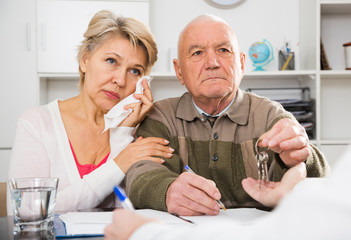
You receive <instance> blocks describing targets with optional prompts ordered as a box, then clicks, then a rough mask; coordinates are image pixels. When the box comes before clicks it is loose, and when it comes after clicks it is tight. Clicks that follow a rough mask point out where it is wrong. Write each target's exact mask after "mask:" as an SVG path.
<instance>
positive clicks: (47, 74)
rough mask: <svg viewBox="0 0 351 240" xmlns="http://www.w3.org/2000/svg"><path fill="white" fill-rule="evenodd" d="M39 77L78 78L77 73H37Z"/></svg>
mask: <svg viewBox="0 0 351 240" xmlns="http://www.w3.org/2000/svg"><path fill="white" fill-rule="evenodd" d="M38 77H39V78H58V79H59V78H64V79H79V73H38Z"/></svg>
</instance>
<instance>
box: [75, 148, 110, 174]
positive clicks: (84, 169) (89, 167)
mask: <svg viewBox="0 0 351 240" xmlns="http://www.w3.org/2000/svg"><path fill="white" fill-rule="evenodd" d="M69 145H70V146H71V150H72V153H73V157H74V160H75V161H76V165H77V168H78V172H79V175H80V178H83V176H84V175H87V174H89V173H91V172H92V171H94V170H95V169H97V168H98V167H100V166H101V165H102V164H104V163H105V162H106V161H107V158H108V156H109V155H110V153H108V154H107V156H106V157H104V159H102V161H101V162H100V163H99V164H98V165H95V164H84V165H82V164H80V163H79V162H78V160H77V157H76V154H75V153H74V150H73V147H72V144H71V141H69Z"/></svg>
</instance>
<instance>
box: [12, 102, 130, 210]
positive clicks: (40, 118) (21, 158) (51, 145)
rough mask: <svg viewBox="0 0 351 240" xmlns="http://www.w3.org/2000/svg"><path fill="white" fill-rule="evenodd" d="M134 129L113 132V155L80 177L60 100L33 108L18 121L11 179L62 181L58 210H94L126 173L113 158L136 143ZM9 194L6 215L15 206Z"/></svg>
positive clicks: (111, 139) (112, 130)
mask: <svg viewBox="0 0 351 240" xmlns="http://www.w3.org/2000/svg"><path fill="white" fill-rule="evenodd" d="M133 130H134V128H131V127H117V128H114V129H111V130H110V148H111V153H110V156H109V157H108V159H107V161H106V163H105V164H103V165H101V166H100V167H99V168H97V169H95V170H94V171H92V172H91V173H89V174H87V175H85V176H84V177H83V178H81V177H80V175H79V172H78V169H77V166H76V163H75V160H74V157H73V154H72V151H71V148H70V144H69V139H68V136H67V133H66V130H65V127H64V124H63V121H62V118H61V113H60V110H59V106H58V100H55V101H53V102H51V103H49V104H47V105H45V106H40V107H36V108H31V109H28V110H27V111H25V112H24V113H23V114H22V116H21V117H20V118H19V120H18V123H17V129H16V137H15V142H14V145H13V148H12V156H11V162H10V168H9V178H14V177H57V178H59V185H58V192H57V199H56V207H55V211H64V212H66V211H74V210H78V209H91V208H94V207H96V206H97V205H99V204H100V203H101V202H102V201H103V200H104V199H105V198H106V197H107V196H108V195H109V194H110V193H112V192H113V186H115V185H118V184H120V183H121V182H122V180H123V179H124V176H125V175H124V173H123V172H122V170H121V169H120V168H119V167H118V166H117V164H116V163H115V162H114V161H113V159H114V158H115V157H116V156H117V155H118V154H119V153H120V152H121V151H122V150H123V149H124V148H125V147H126V146H127V145H128V144H129V143H131V142H132V141H133V136H132V132H133ZM9 195H10V193H9V192H8V194H7V196H8V197H7V203H8V204H7V212H8V214H11V213H12V205H11V201H10V197H9Z"/></svg>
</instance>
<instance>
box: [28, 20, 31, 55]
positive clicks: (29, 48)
mask: <svg viewBox="0 0 351 240" xmlns="http://www.w3.org/2000/svg"><path fill="white" fill-rule="evenodd" d="M27 50H28V51H30V50H31V44H30V23H27Z"/></svg>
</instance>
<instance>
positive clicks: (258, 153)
mask: <svg viewBox="0 0 351 240" xmlns="http://www.w3.org/2000/svg"><path fill="white" fill-rule="evenodd" d="M260 141H262V139H261V138H259V139H258V140H257V141H256V144H255V150H256V154H257V155H261V156H262V155H263V153H264V152H265V153H267V154H268V151H269V148H267V150H266V151H264V152H260V151H259V150H258V143H259V142H260Z"/></svg>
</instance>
